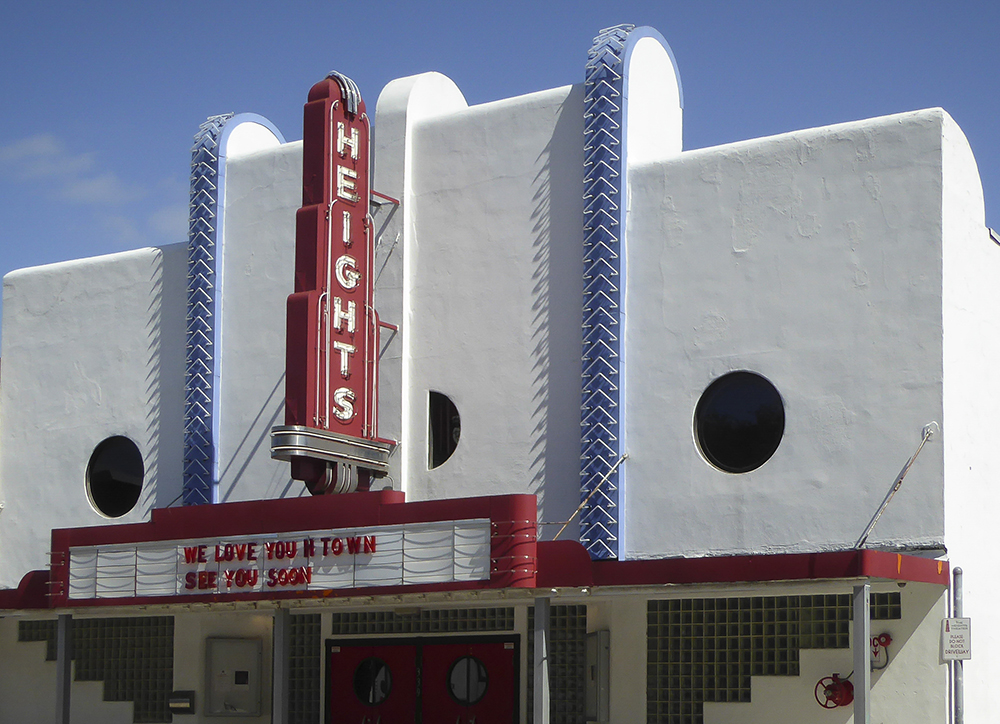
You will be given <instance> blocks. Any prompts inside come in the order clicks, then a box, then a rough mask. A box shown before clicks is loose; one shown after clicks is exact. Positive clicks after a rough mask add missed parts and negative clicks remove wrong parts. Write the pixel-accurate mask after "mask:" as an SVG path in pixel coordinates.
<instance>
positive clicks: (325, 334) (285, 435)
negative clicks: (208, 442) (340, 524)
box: [272, 73, 392, 492]
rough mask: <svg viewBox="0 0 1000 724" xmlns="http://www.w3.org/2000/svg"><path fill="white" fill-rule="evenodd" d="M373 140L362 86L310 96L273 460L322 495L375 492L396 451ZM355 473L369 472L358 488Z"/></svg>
mask: <svg viewBox="0 0 1000 724" xmlns="http://www.w3.org/2000/svg"><path fill="white" fill-rule="evenodd" d="M369 135H370V125H369V120H368V115H367V114H366V113H365V104H364V101H363V100H361V96H360V94H359V93H358V90H357V86H355V84H354V82H353V81H351V80H350V79H349V78H346V77H345V76H342V75H340V74H338V73H331V74H330V76H329V77H327V78H326V79H324V80H322V81H320V82H319V83H317V84H316V85H314V86H313V87H312V89H310V91H309V97H308V102H307V103H306V105H305V112H304V120H303V149H302V153H303V163H302V208H300V209H299V211H298V213H297V214H296V218H295V292H294V293H293V294H292V295H290V296H289V297H288V321H287V329H286V379H285V426H284V427H281V428H275V430H274V431H272V455H273V456H274V457H279V458H282V459H288V460H291V463H292V477H293V478H295V479H297V480H303V481H305V482H306V485H307V486H309V488H310V490H313V492H325V491H328V490H335V491H338V492H340V491H346V490H352V489H354V487H355V486H356V485H357V484H358V483H360V486H361V487H362V488H363V487H366V484H367V478H368V475H369V474H370V472H371V471H375V472H376V473H377V472H378V471H381V470H384V468H385V463H386V459H387V457H388V452H389V451H390V450H391V448H392V444H391V443H389V442H388V441H383V440H379V438H378V421H377V420H378V417H377V412H378V410H377V403H378V400H377V379H378V339H379V334H378V332H379V320H378V315H377V314H376V312H375V309H374V307H373V305H372V296H373V291H374V283H373V279H372V273H371V272H372V269H373V266H374V246H375V244H374V240H373V239H372V222H371V217H370V216H369V209H370V204H371V186H370V156H369ZM338 467H339V470H338ZM352 467H356V468H357V469H358V470H359V471H360V474H358V475H354V476H353V477H354V481H353V482H352V481H350V480H348V477H349V476H350V475H349V474H350V472H351V469H352Z"/></svg>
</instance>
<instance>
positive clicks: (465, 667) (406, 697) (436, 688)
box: [327, 637, 518, 724]
mask: <svg viewBox="0 0 1000 724" xmlns="http://www.w3.org/2000/svg"><path fill="white" fill-rule="evenodd" d="M389 641H391V643H389ZM389 641H386V640H385V639H383V640H380V641H371V640H366V641H357V640H353V641H333V642H330V643H328V644H327V650H328V652H329V659H328V661H329V673H330V677H329V688H328V696H327V703H328V713H329V718H328V721H329V722H330V724H516V721H517V718H516V712H517V704H518V701H517V680H518V677H517V663H518V657H517V642H516V639H514V638H512V637H503V638H500V637H490V638H471V639H465V638H451V639H409V640H406V641H393V640H389Z"/></svg>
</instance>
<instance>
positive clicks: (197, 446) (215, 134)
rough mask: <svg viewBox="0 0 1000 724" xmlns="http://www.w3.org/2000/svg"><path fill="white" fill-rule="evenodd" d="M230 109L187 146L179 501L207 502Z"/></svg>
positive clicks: (210, 489) (208, 122)
mask: <svg viewBox="0 0 1000 724" xmlns="http://www.w3.org/2000/svg"><path fill="white" fill-rule="evenodd" d="M232 117H233V114H232V113H226V114H223V115H219V116H211V117H210V118H209V119H208V120H206V121H205V122H204V123H202V124H201V127H200V128H199V129H198V133H197V135H196V136H195V137H194V141H195V143H194V146H193V147H192V148H191V202H190V209H189V217H188V219H189V226H188V288H187V335H186V342H187V349H186V357H185V367H184V489H183V502H184V505H202V504H204V503H211V502H213V496H214V487H215V485H214V483H215V480H214V477H215V476H214V472H215V431H214V426H215V377H216V338H215V330H216V325H217V319H218V314H217V309H216V287H217V281H216V280H217V276H218V272H219V269H218V261H219V254H218V247H219V244H218V242H219V239H218V223H217V222H218V217H219V144H220V138H221V136H222V129H223V127H224V126H225V125H226V123H227V122H228V121H229V120H230V119H231V118H232Z"/></svg>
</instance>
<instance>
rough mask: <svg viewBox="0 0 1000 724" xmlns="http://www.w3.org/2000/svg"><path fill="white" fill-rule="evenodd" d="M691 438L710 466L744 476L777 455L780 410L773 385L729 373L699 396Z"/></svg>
mask: <svg viewBox="0 0 1000 724" xmlns="http://www.w3.org/2000/svg"><path fill="white" fill-rule="evenodd" d="M694 432H695V439H696V440H697V441H698V447H699V448H701V452H702V454H704V456H705V457H706V458H707V459H708V461H709V462H710V463H712V465H714V466H715V467H717V468H719V469H720V470H725V471H726V472H728V473H746V472H749V471H751V470H756V469H757V468H759V467H760V466H761V465H763V464H764V463H766V462H767V461H768V459H769V458H770V457H771V456H772V455H774V451H775V450H777V449H778V444H779V443H780V442H781V436H782V435H783V434H784V432H785V406H784V405H783V404H782V402H781V395H779V394H778V391H777V390H776V389H775V388H774V385H772V384H771V383H770V382H768V381H767V380H766V379H764V378H763V377H761V376H760V375H758V374H754V373H753V372H730V373H729V374H727V375H723V376H722V377H720V378H719V379H717V380H715V382H713V383H712V384H710V385H709V386H708V388H707V389H706V390H705V391H704V392H703V393H702V395H701V399H700V400H699V401H698V406H697V407H696V408H695V411H694Z"/></svg>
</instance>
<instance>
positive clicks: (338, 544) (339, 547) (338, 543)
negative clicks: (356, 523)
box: [330, 538, 344, 556]
mask: <svg viewBox="0 0 1000 724" xmlns="http://www.w3.org/2000/svg"><path fill="white" fill-rule="evenodd" d="M330 549H331V550H332V551H333V555H335V556H339V555H340V554H341V553H343V552H344V541H342V540H341V539H340V538H334V539H333V542H332V543H331V544H330Z"/></svg>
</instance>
